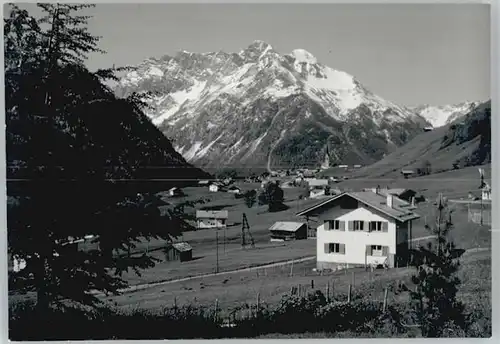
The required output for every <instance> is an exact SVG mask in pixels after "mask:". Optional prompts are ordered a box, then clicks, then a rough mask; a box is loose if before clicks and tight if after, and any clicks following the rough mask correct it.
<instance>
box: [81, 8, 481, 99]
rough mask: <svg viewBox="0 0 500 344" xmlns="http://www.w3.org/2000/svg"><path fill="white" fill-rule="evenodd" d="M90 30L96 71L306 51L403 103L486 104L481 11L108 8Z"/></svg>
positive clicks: (98, 10) (95, 11) (97, 13)
mask: <svg viewBox="0 0 500 344" xmlns="http://www.w3.org/2000/svg"><path fill="white" fill-rule="evenodd" d="M91 12H92V13H91V14H92V15H93V16H94V18H93V19H92V20H91V21H90V29H91V32H93V33H94V34H97V35H100V36H102V40H101V42H100V45H101V48H102V49H104V50H106V51H107V52H108V53H107V54H106V55H95V56H92V58H91V59H90V60H89V61H88V66H89V67H90V68H92V69H94V68H98V67H110V66H111V65H113V64H116V65H117V66H118V65H125V64H136V63H139V62H141V61H142V60H143V59H145V58H148V57H160V56H162V55H165V54H174V53H175V52H176V51H179V50H187V51H192V52H209V51H218V50H223V51H226V52H239V51H240V50H241V49H243V48H245V47H246V46H248V45H250V44H251V43H252V42H253V41H254V40H263V41H266V42H268V43H269V44H271V45H272V46H273V47H274V48H275V50H277V51H278V52H280V53H289V52H291V51H292V50H293V49H296V48H303V49H306V50H308V51H309V52H311V53H312V54H313V55H314V56H316V58H317V59H318V60H319V61H320V62H322V63H324V64H326V65H328V66H330V67H332V68H335V69H338V70H342V71H345V72H347V73H349V74H351V75H354V76H355V77H356V78H357V79H358V80H359V81H360V82H361V83H362V84H364V85H365V86H366V87H368V88H369V89H371V90H372V91H373V92H374V93H376V94H378V95H380V96H381V97H383V98H386V99H388V100H391V101H394V102H396V103H399V104H402V105H418V104H433V105H442V104H451V103H458V102H462V101H466V100H486V99H488V98H489V97H490V47H489V46H490V34H489V31H490V17H489V7H488V6H487V5H429V4H426V5H402V4H399V5H388V4H385V5H380V4H379V5H362V4H349V5H345V4H344V5H342V4H204V5H202V4H137V5H134V4H106V5H97V7H95V8H94V9H92V10H91Z"/></svg>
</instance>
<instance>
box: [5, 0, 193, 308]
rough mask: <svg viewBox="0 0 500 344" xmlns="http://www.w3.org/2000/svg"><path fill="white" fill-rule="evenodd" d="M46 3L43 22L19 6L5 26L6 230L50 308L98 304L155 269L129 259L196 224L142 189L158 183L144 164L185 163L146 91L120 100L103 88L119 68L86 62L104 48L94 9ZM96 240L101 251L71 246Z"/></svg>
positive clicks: (22, 283)
mask: <svg viewBox="0 0 500 344" xmlns="http://www.w3.org/2000/svg"><path fill="white" fill-rule="evenodd" d="M39 6H40V7H41V8H42V10H43V11H44V13H45V16H44V17H43V18H42V19H41V20H38V21H37V20H36V19H34V18H32V17H31V16H30V15H29V13H27V12H26V11H24V10H20V9H19V8H17V7H15V6H13V7H12V11H11V13H10V15H9V16H8V17H7V18H6V19H5V20H4V28H5V31H4V32H5V40H4V42H5V45H6V62H5V64H6V66H8V68H6V69H7V73H6V123H7V132H6V137H7V164H8V168H7V176H8V178H9V181H8V190H7V192H8V196H9V208H8V216H7V220H8V224H7V225H8V244H9V254H10V255H11V256H14V257H16V258H18V259H22V260H24V261H26V268H25V269H23V270H21V271H20V272H19V273H17V274H15V279H14V280H15V281H14V282H15V284H16V286H17V287H19V288H20V290H24V291H36V293H37V306H38V308H39V309H40V310H41V311H45V310H46V309H47V308H48V307H49V306H50V305H51V304H53V303H64V302H65V300H71V301H74V302H77V303H82V304H95V303H96V302H99V300H98V299H97V298H96V297H95V296H94V295H93V294H92V293H91V291H92V290H100V291H104V292H109V293H117V292H118V290H119V289H120V288H123V287H125V286H126V285H127V283H126V281H125V280H123V279H122V273H123V272H124V271H127V270H129V269H132V270H133V271H136V272H137V273H140V270H141V269H146V268H149V267H152V266H153V265H154V264H155V263H156V262H157V259H155V258H153V257H152V256H150V255H148V254H137V255H127V254H126V253H127V252H129V251H131V250H132V251H133V250H134V249H135V248H136V245H137V243H138V242H140V241H142V240H145V239H146V240H148V239H151V238H158V239H163V240H171V238H172V237H175V236H177V235H179V233H180V232H181V231H183V230H186V229H190V226H189V225H188V224H187V223H186V221H185V220H186V217H185V216H184V214H183V210H184V209H181V208H179V207H178V206H174V205H171V204H167V203H165V202H163V201H162V200H161V199H160V198H159V197H158V196H157V195H155V192H156V191H159V190H158V188H159V187H161V186H157V185H151V184H148V183H134V182H132V181H133V180H135V179H138V178H144V177H147V176H149V174H148V173H150V172H148V171H146V170H145V169H144V168H143V167H144V166H146V167H147V166H151V165H160V164H164V163H166V162H169V163H171V164H173V165H176V164H177V165H182V164H184V163H183V160H182V158H181V157H180V155H178V154H177V153H175V151H174V150H173V148H172V147H171V144H170V143H169V142H168V140H167V139H166V138H165V137H164V136H163V135H157V134H158V131H157V129H156V128H155V127H154V125H153V124H152V123H151V122H150V121H149V120H148V119H147V117H146V115H145V114H144V113H143V112H142V108H143V102H141V101H140V100H139V96H138V95H137V94H134V95H132V96H131V97H128V98H126V99H117V98H116V97H115V96H114V94H113V92H112V91H111V90H110V89H109V87H108V86H106V85H105V84H104V83H103V82H102V81H103V78H113V77H114V76H113V71H112V70H101V71H98V72H96V73H92V72H90V71H89V70H88V69H86V67H85V66H84V65H83V61H84V59H85V57H86V56H87V54H89V53H91V52H99V51H100V49H98V48H97V41H98V39H97V38H96V37H93V36H91V35H90V34H89V33H88V32H87V29H86V20H87V19H88V17H85V16H78V15H74V12H75V11H79V10H80V9H82V8H85V7H89V6H88V5H68V4H40V5H39ZM45 27H48V28H47V29H44V28H45ZM145 138H151V140H148V139H145ZM159 147H162V148H161V149H159ZM170 152H172V153H170ZM171 167H175V166H171ZM183 172H184V173H186V170H185V169H184V170H183ZM187 206H189V205H187ZM89 235H91V236H92V239H91V240H93V241H95V242H96V244H98V248H97V249H95V248H93V249H89V250H82V251H78V250H76V249H75V247H76V246H75V245H74V244H70V243H71V242H73V241H75V240H80V239H84V238H85V237H88V236H89Z"/></svg>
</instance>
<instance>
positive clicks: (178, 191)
mask: <svg viewBox="0 0 500 344" xmlns="http://www.w3.org/2000/svg"><path fill="white" fill-rule="evenodd" d="M168 195H169V196H170V197H180V196H183V195H184V193H183V192H182V190H181V189H179V188H178V187H173V188H171V189H170V190H168Z"/></svg>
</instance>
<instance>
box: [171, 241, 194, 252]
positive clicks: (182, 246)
mask: <svg viewBox="0 0 500 344" xmlns="http://www.w3.org/2000/svg"><path fill="white" fill-rule="evenodd" d="M172 246H173V247H174V248H175V249H176V250H177V251H179V252H187V251H191V250H192V249H193V248H192V247H191V245H189V244H188V243H187V242H176V243H173V244H172Z"/></svg>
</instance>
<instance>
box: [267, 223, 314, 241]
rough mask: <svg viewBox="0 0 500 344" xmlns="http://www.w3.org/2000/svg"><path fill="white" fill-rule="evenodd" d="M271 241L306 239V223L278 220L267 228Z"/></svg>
mask: <svg viewBox="0 0 500 344" xmlns="http://www.w3.org/2000/svg"><path fill="white" fill-rule="evenodd" d="M269 231H270V232H271V241H290V240H300V239H307V224H306V223H304V222H290V221H279V222H276V223H275V224H274V225H272V226H271V228H269Z"/></svg>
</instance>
